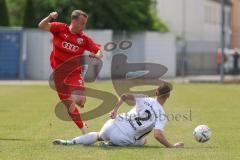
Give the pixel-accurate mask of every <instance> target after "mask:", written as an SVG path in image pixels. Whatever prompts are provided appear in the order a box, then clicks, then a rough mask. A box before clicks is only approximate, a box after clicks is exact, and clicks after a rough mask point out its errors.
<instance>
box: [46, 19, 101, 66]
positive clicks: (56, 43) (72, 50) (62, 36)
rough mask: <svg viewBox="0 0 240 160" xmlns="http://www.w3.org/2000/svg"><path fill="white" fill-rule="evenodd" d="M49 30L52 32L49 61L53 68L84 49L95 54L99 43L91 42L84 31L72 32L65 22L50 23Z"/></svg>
mask: <svg viewBox="0 0 240 160" xmlns="http://www.w3.org/2000/svg"><path fill="white" fill-rule="evenodd" d="M50 32H51V33H52V34H53V51H52V53H51V57H50V61H51V66H52V68H53V69H56V68H57V67H58V66H59V65H60V64H62V63H63V62H65V61H66V60H68V59H69V58H72V57H74V56H77V55H82V54H83V53H84V51H85V50H87V51H89V52H92V53H94V54H96V53H97V52H98V51H99V50H100V45H98V44H96V43H94V42H93V40H92V39H91V38H90V37H88V36H87V35H86V34H85V33H84V32H81V33H78V34H73V33H71V32H70V29H69V26H68V25H67V24H65V23H60V22H53V23H51V28H50Z"/></svg>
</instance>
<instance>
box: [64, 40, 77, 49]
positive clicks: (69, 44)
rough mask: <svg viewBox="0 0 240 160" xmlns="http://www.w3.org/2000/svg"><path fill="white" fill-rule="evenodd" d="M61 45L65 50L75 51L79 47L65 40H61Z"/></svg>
mask: <svg viewBox="0 0 240 160" xmlns="http://www.w3.org/2000/svg"><path fill="white" fill-rule="evenodd" d="M62 47H63V48H65V49H67V50H70V51H72V52H77V51H78V49H79V47H78V46H75V45H74V44H72V43H69V42H66V41H63V42H62Z"/></svg>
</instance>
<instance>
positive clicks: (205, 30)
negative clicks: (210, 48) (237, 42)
mask: <svg viewBox="0 0 240 160" xmlns="http://www.w3.org/2000/svg"><path fill="white" fill-rule="evenodd" d="M220 7H221V6H220V3H219V2H216V1H212V0H158V3H157V7H156V8H157V13H158V15H159V17H161V18H162V19H163V20H164V21H165V22H166V23H167V24H168V25H169V27H170V30H171V31H172V32H173V33H175V34H176V36H180V37H181V36H183V33H184V32H186V34H185V35H186V40H187V41H219V38H220V23H221V10H220ZM225 11H226V15H229V14H230V11H231V8H230V6H227V5H226V7H225ZM226 18H227V19H226V22H228V21H229V17H228V16H226ZM215 21H216V22H215ZM226 31H227V42H228V43H229V41H230V26H229V25H228V26H227V28H226Z"/></svg>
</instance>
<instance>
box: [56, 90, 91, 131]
mask: <svg viewBox="0 0 240 160" xmlns="http://www.w3.org/2000/svg"><path fill="white" fill-rule="evenodd" d="M58 95H59V97H60V99H61V100H62V102H63V103H64V105H65V106H66V108H67V111H68V114H69V116H70V117H71V119H72V120H73V121H74V123H75V124H76V125H77V126H78V128H79V129H81V132H82V134H86V133H87V126H86V124H85V123H83V121H82V119H81V116H80V113H79V110H78V107H77V106H76V104H75V103H74V102H73V101H72V100H71V98H70V97H71V96H70V95H62V94H58ZM67 97H68V98H67Z"/></svg>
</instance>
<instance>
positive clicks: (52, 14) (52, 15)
mask: <svg viewBox="0 0 240 160" xmlns="http://www.w3.org/2000/svg"><path fill="white" fill-rule="evenodd" d="M49 16H50V17H51V18H53V19H57V17H58V13H57V12H51V13H50V14H49Z"/></svg>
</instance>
